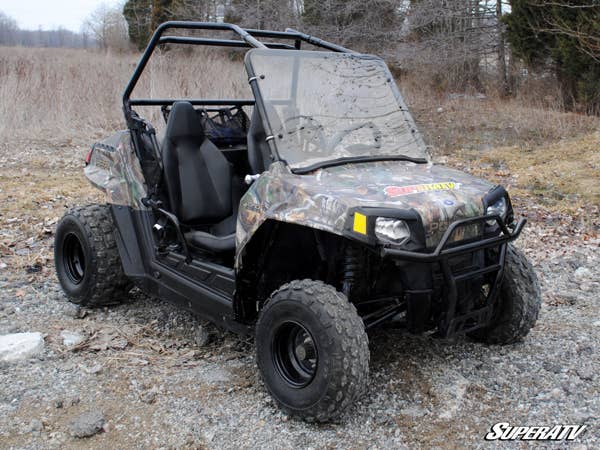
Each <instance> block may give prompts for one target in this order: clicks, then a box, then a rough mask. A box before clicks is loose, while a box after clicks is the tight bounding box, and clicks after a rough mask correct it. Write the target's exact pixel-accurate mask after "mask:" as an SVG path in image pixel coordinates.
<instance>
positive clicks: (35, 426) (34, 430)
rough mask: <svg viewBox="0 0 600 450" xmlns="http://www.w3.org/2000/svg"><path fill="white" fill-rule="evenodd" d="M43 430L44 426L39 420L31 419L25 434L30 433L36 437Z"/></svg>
mask: <svg viewBox="0 0 600 450" xmlns="http://www.w3.org/2000/svg"><path fill="white" fill-rule="evenodd" d="M43 429H44V424H43V423H42V421H41V420H38V419H32V420H31V422H29V425H28V427H27V433H31V434H34V435H36V436H39V435H40V434H41V432H42V430H43Z"/></svg>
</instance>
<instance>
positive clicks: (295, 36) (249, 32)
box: [123, 21, 355, 128]
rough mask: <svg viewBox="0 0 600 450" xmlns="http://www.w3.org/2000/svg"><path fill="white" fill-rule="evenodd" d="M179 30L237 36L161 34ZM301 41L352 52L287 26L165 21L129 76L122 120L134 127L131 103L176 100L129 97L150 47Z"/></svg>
mask: <svg viewBox="0 0 600 450" xmlns="http://www.w3.org/2000/svg"><path fill="white" fill-rule="evenodd" d="M172 29H183V30H213V31H232V32H233V33H235V34H236V35H237V36H238V37H239V38H241V40H239V39H212V38H203V37H187V36H163V34H165V32H166V31H167V30H172ZM257 38H271V39H281V40H287V41H293V45H291V44H288V43H282V42H261V41H260V40H258V39H257ZM302 42H305V43H308V44H311V45H314V46H316V47H320V48H323V49H325V50H329V51H332V52H341V53H355V52H353V51H352V50H349V49H347V48H345V47H342V46H340V45H337V44H333V43H331V42H327V41H324V40H322V39H319V38H316V37H314V36H310V35H308V34H305V33H301V32H299V31H296V30H293V29H291V28H287V29H286V30H285V31H270V30H255V29H244V28H241V27H239V26H238V25H235V24H231V23H215V22H186V21H170V22H165V23H163V24H161V25H159V27H158V28H157V29H156V31H155V32H154V34H153V35H152V38H151V39H150V41H149V42H148V46H147V47H146V49H145V50H144V53H143V54H142V56H141V58H140V60H139V62H138V64H137V67H136V68H135V71H134V72H133V75H132V76H131V79H130V80H129V82H128V83H127V86H126V87H125V91H124V92H123V112H124V114H125V120H126V122H127V126H128V127H129V128H136V127H137V124H136V121H137V119H136V117H135V115H134V114H133V111H132V109H131V107H132V106H168V105H171V104H173V103H174V102H176V101H179V100H180V99H165V98H162V99H149V98H131V94H132V92H133V90H134V89H135V86H136V85H137V82H138V81H139V79H140V76H141V75H142V73H143V71H144V69H145V68H146V65H147V64H148V61H149V60H150V57H151V56H152V54H153V53H154V49H155V48H156V47H157V46H159V45H162V44H187V45H206V46H216V47H236V48H263V49H266V48H271V49H278V50H300V49H301V46H302ZM185 101H188V102H190V103H191V104H192V105H203V106H219V105H231V106H246V105H254V104H255V100H254V99H245V100H239V99H185Z"/></svg>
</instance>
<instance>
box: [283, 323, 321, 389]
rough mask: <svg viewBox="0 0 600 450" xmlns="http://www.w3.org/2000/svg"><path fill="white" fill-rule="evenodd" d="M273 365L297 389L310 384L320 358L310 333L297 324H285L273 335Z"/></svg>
mask: <svg viewBox="0 0 600 450" xmlns="http://www.w3.org/2000/svg"><path fill="white" fill-rule="evenodd" d="M272 346H273V363H274V366H275V368H276V369H277V371H278V372H279V374H280V375H281V377H282V378H283V379H284V380H285V381H286V382H287V383H289V384H290V385H291V386H293V387H295V388H302V387H305V386H307V385H308V384H310V382H311V381H312V380H313V378H314V377H315V374H316V372H317V365H318V362H319V357H318V353H317V346H316V345H315V341H314V339H313V337H312V335H311V334H310V332H309V331H308V330H307V329H306V328H304V327H303V326H302V325H300V324H299V323H297V322H285V323H283V324H282V325H280V326H279V327H278V328H277V330H276V331H275V333H274V334H273V342H272Z"/></svg>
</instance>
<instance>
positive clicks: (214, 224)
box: [55, 22, 540, 421]
mask: <svg viewBox="0 0 600 450" xmlns="http://www.w3.org/2000/svg"><path fill="white" fill-rule="evenodd" d="M174 29H185V30H209V31H210V30H213V31H221V32H223V31H226V32H229V33H230V35H229V36H231V35H233V36H235V37H234V38H230V39H215V38H208V37H198V34H195V37H186V36H182V35H181V34H182V33H181V32H179V33H177V35H165V32H166V31H167V30H174ZM204 33H205V35H206V32H204ZM263 38H264V39H263ZM259 39H262V40H259ZM163 44H171V45H173V44H187V45H212V46H223V47H241V48H244V47H245V48H250V47H251V49H250V50H249V51H248V52H247V54H246V57H245V61H244V64H245V68H246V71H247V74H248V82H249V83H250V87H251V89H252V93H253V97H254V98H253V99H241V100H240V99H236V100H215V99H186V100H180V99H146V98H132V97H131V94H132V91H133V89H134V87H135V85H136V83H137V81H138V79H139V77H140V75H141V74H142V72H143V71H144V68H145V67H146V65H147V63H148V60H149V58H150V57H151V55H152V53H153V51H154V49H155V48H156V47H157V46H160V45H163ZM303 44H309V45H311V46H312V47H313V48H316V51H309V50H303V49H302V45H303ZM136 106H160V107H162V110H163V115H164V117H165V121H166V131H165V136H164V139H157V138H156V133H155V130H154V128H153V127H152V125H151V124H150V123H148V122H147V121H146V120H144V119H142V118H141V117H140V116H139V115H138V114H137V113H136V112H135V111H134V109H133V108H134V107H136ZM123 107H124V113H125V120H126V123H127V127H128V129H127V130H126V131H122V132H120V133H118V134H116V135H115V136H113V137H111V138H109V139H107V140H105V141H103V142H100V143H96V144H94V146H93V147H92V149H91V151H90V152H89V154H88V156H87V161H86V163H87V165H86V168H85V174H86V176H87V177H88V179H89V180H90V181H91V183H92V184H93V185H94V186H96V187H98V188H99V189H101V190H102V191H104V192H105V193H106V198H107V200H106V204H104V205H90V206H85V207H80V208H74V209H72V210H70V211H68V212H67V213H66V214H65V216H64V217H63V219H62V220H61V222H60V223H59V225H58V229H57V233H56V242H55V263H56V270H57V273H58V277H59V280H60V283H61V285H62V287H63V289H64V291H65V292H66V294H67V296H68V297H69V299H70V300H71V301H73V302H75V303H78V304H81V305H86V306H96V305H105V304H112V303H115V302H118V301H119V300H120V299H122V298H123V296H125V294H126V293H127V291H129V290H130V289H131V288H132V287H133V286H134V285H135V286H137V287H138V288H139V289H141V290H142V291H144V292H146V293H148V294H149V295H152V296H156V297H159V298H161V299H166V300H169V301H173V302H176V303H178V304H179V305H181V306H182V307H184V308H187V309H189V310H190V311H193V312H194V313H196V314H198V315H199V316H201V317H203V318H206V319H209V320H211V321H213V322H214V323H216V324H219V325H220V326H222V327H225V328H226V329H229V330H232V331H235V332H239V333H254V334H255V338H256V358H257V362H258V368H259V370H260V373H261V375H262V379H263V380H264V384H265V386H266V388H267V389H268V391H269V392H270V393H271V395H272V396H273V398H274V399H275V401H276V402H277V403H278V404H279V406H280V407H281V409H282V410H283V411H285V412H286V413H288V414H290V415H293V416H296V417H300V418H303V419H306V420H314V421H327V420H331V419H335V418H338V417H339V416H340V415H341V414H342V412H343V411H344V410H345V409H346V408H347V407H348V406H349V405H351V404H352V403H353V402H354V401H355V400H356V399H357V398H358V397H359V396H360V394H361V392H363V390H364V388H365V385H366V383H367V377H368V372H369V347H368V339H367V331H368V330H370V329H373V328H375V327H379V326H383V325H388V326H391V325H394V326H397V327H405V328H406V329H408V330H409V331H410V332H413V333H430V334H432V335H435V336H439V337H442V338H446V337H450V336H454V335H457V334H467V335H468V336H469V337H471V338H472V339H475V340H477V341H481V342H485V343H493V344H507V343H512V342H515V341H518V340H519V339H521V338H523V337H524V336H525V335H526V334H527V333H528V332H529V330H530V328H531V327H532V326H533V325H534V323H535V321H536V319H537V316H538V310H539V308H540V291H539V287H538V281H537V279H536V276H535V273H534V271H533V268H532V266H531V265H530V264H529V262H528V261H527V259H526V258H525V256H524V255H523V253H521V252H520V251H519V250H518V249H516V248H515V247H513V246H512V245H511V244H510V243H511V242H512V241H513V240H515V239H516V238H517V237H518V236H519V234H520V233H521V230H522V229H523V226H524V225H525V219H523V218H519V219H517V218H516V217H515V214H514V212H513V209H512V206H511V202H510V198H509V196H508V194H507V192H506V191H505V190H504V188H503V187H501V186H494V185H492V184H490V183H488V182H486V181H483V180H480V179H477V178H474V177H472V176H470V175H467V174H465V173H462V172H459V171H456V170H453V169H449V168H446V167H443V166H438V165H434V164H432V163H431V162H430V160H429V157H428V154H427V151H426V147H425V145H424V143H423V142H422V140H421V137H420V135H419V133H418V132H417V130H416V127H415V124H414V122H413V120H412V118H411V116H410V114H409V113H408V111H407V108H406V105H405V104H404V102H403V100H402V97H401V95H400V93H399V91H398V88H397V87H396V85H395V83H394V81H393V79H392V76H391V75H390V72H389V70H388V69H387V67H386V65H385V63H384V62H383V61H382V60H381V59H380V58H377V57H374V56H370V55H364V54H359V53H355V52H352V51H350V50H348V49H345V48H343V47H340V46H338V45H335V44H332V43H329V42H325V41H323V40H320V39H317V38H314V37H312V36H308V35H306V34H303V33H300V32H297V31H294V30H289V29H288V30H287V31H285V32H275V31H265V30H249V29H241V28H239V27H238V26H236V25H229V24H216V23H197V22H168V23H165V24H163V25H161V26H160V27H159V28H158V29H157V31H156V32H155V34H154V35H153V37H152V39H151V41H150V43H149V45H148V48H147V49H146V51H145V53H144V54H143V56H142V58H141V60H140V62H139V64H138V66H137V68H136V70H135V72H134V74H133V76H132V78H131V80H130V82H129V84H128V86H127V87H126V89H125V93H124V96H123ZM250 112H251V113H250ZM246 113H248V114H249V116H247V115H246ZM159 140H160V141H161V142H158V141H159Z"/></svg>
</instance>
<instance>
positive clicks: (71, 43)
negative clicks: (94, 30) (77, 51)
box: [0, 11, 96, 48]
mask: <svg viewBox="0 0 600 450" xmlns="http://www.w3.org/2000/svg"><path fill="white" fill-rule="evenodd" d="M0 45H6V46H17V45H18V46H23V47H70V48H93V47H96V42H95V41H94V39H93V37H92V36H91V35H90V34H89V33H88V32H86V31H83V32H81V33H74V32H73V31H70V30H67V29H64V28H58V29H56V30H42V29H38V30H22V29H20V28H19V26H18V24H17V21H16V20H14V19H13V18H12V17H10V16H8V15H6V14H5V13H3V12H2V11H0Z"/></svg>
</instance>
